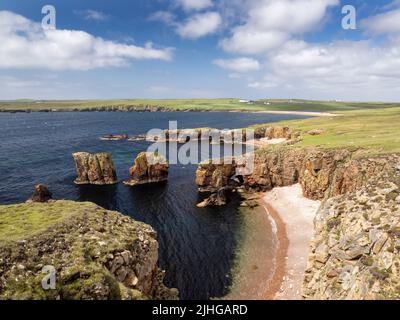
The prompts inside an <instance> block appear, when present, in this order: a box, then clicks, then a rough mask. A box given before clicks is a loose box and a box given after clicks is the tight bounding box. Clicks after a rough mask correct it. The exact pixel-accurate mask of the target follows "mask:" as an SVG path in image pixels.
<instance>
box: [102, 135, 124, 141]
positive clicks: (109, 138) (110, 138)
mask: <svg viewBox="0 0 400 320" xmlns="http://www.w3.org/2000/svg"><path fill="white" fill-rule="evenodd" d="M128 139H129V136H128V135H127V134H107V135H105V136H102V137H101V138H100V140H106V141H119V140H128Z"/></svg>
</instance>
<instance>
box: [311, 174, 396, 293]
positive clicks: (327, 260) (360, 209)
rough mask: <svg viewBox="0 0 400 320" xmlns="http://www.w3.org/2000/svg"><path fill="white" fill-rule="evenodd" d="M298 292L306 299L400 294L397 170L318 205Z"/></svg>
mask: <svg viewBox="0 0 400 320" xmlns="http://www.w3.org/2000/svg"><path fill="white" fill-rule="evenodd" d="M303 293H304V296H305V297H306V298H309V299H355V300H359V299H399V297H400V172H399V170H397V172H395V170H388V171H386V172H385V173H383V175H382V176H381V177H380V178H379V179H372V180H370V182H368V183H367V184H366V186H364V187H361V188H360V189H359V190H357V191H353V192H349V193H346V194H345V195H342V196H338V197H333V198H330V199H329V200H327V201H326V202H325V203H324V204H323V205H322V207H321V208H320V210H319V212H318V213H317V216H316V219H315V237H314V240H313V242H312V245H311V254H310V258H309V264H308V269H307V273H306V277H305V281H304V286H303Z"/></svg>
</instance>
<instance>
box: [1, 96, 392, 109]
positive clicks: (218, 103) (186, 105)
mask: <svg viewBox="0 0 400 320" xmlns="http://www.w3.org/2000/svg"><path fill="white" fill-rule="evenodd" d="M132 106H135V107H143V108H144V107H146V106H153V107H164V108H168V109H171V110H177V111H179V110H199V111H240V110H243V111H282V110H285V111H315V112H324V111H329V112H340V111H346V110H357V109H376V108H389V107H395V106H400V104H393V103H381V102H370V103H365V102H338V101H310V100H258V101H255V102H254V103H252V104H246V103H241V102H239V99H187V100H184V99H181V100H146V99H142V100H139V99H137V100H70V101H62V100H57V101H34V100H15V101H0V110H2V111H7V110H8V111H18V110H30V111H41V110H59V111H72V110H79V111H81V110H90V109H92V108H110V107H114V108H117V107H118V108H121V109H124V108H128V107H132Z"/></svg>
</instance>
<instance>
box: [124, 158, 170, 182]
mask: <svg viewBox="0 0 400 320" xmlns="http://www.w3.org/2000/svg"><path fill="white" fill-rule="evenodd" d="M168 169H169V165H168V161H167V159H166V158H165V157H164V156H162V155H160V154H155V153H151V152H141V153H140V154H139V155H138V156H137V157H136V159H135V163H134V165H133V167H131V168H130V170H129V173H130V175H131V178H130V179H129V180H127V181H124V184H126V185H129V186H135V185H140V184H146V183H155V182H162V181H166V180H168Z"/></svg>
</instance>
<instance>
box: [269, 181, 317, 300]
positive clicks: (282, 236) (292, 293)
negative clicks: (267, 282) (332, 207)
mask: <svg viewBox="0 0 400 320" xmlns="http://www.w3.org/2000/svg"><path fill="white" fill-rule="evenodd" d="M263 201H264V206H265V209H266V211H267V213H268V214H269V215H270V216H271V217H272V219H274V220H275V223H276V226H277V232H276V235H277V239H278V249H277V255H276V268H275V273H274V276H273V281H272V285H271V287H270V290H269V292H268V293H267V294H266V296H265V298H266V299H275V300H299V299H301V298H302V297H301V286H302V282H303V277H304V272H305V270H306V267H307V259H308V254H309V244H310V241H311V238H312V236H313V233H314V225H313V220H314V217H315V214H316V212H317V210H318V208H319V206H320V201H313V200H309V199H307V198H305V197H303V194H302V190H301V186H300V185H298V184H297V185H294V186H290V187H282V188H275V189H273V190H272V191H269V192H266V193H265V194H264V196H263Z"/></svg>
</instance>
